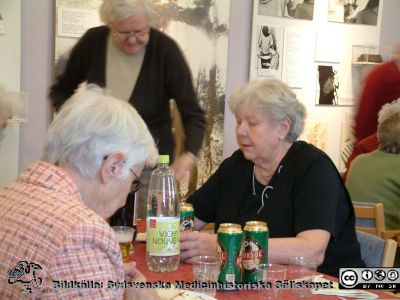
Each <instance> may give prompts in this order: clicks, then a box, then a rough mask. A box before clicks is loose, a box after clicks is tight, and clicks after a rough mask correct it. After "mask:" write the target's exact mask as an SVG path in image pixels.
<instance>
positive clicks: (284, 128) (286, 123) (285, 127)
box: [279, 118, 292, 140]
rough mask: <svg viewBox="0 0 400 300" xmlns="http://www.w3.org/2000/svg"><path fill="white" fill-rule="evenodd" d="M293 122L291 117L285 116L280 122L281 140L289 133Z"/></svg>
mask: <svg viewBox="0 0 400 300" xmlns="http://www.w3.org/2000/svg"><path fill="white" fill-rule="evenodd" d="M291 125H292V122H291V121H290V119H289V118H284V119H283V120H282V121H281V122H280V124H279V132H280V138H281V140H284V139H285V138H286V136H287V135H288V134H289V131H290V126H291Z"/></svg>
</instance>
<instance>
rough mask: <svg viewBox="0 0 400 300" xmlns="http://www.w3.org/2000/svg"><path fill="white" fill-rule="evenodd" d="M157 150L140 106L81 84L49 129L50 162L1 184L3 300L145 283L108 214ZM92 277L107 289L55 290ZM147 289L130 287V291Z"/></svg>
mask: <svg viewBox="0 0 400 300" xmlns="http://www.w3.org/2000/svg"><path fill="white" fill-rule="evenodd" d="M157 156H158V153H157V149H156V146H155V143H154V140H153V138H152V136H151V134H150V133H149V131H148V129H147V126H146V124H145V123H144V122H143V120H142V119H141V117H140V116H139V114H138V113H137V112H136V110H135V109H134V108H133V107H132V106H131V105H129V104H128V103H127V102H125V101H122V100H117V99H116V98H114V97H112V96H109V95H107V94H106V93H105V92H104V90H102V89H100V88H99V87H97V86H94V85H88V86H86V85H84V86H82V87H81V88H80V89H79V90H78V91H77V93H76V94H74V95H73V96H72V97H71V98H70V100H68V101H67V102H66V103H65V104H64V105H63V108H62V109H61V110H60V112H59V113H58V114H57V116H56V117H55V119H54V120H53V122H52V124H51V125H50V128H49V131H48V133H47V138H46V142H45V148H44V159H43V160H42V161H36V162H33V163H32V164H31V165H30V166H29V167H28V169H27V170H26V171H25V172H23V173H22V174H20V176H19V177H18V178H17V180H16V181H15V182H14V183H13V184H11V185H9V186H7V187H5V188H4V189H2V190H0V215H1V218H0V241H1V243H0V253H1V261H0V298H1V299H21V298H22V297H23V296H24V295H25V296H28V297H29V298H35V299H39V298H40V299H44V298H46V299H48V298H51V299H53V298H54V299H72V298H74V299H78V298H79V299H100V298H101V299H122V298H123V296H124V295H123V294H124V289H110V288H107V282H108V281H113V282H123V281H124V280H126V281H136V280H141V281H142V280H145V279H144V277H143V275H141V273H140V272H139V271H138V270H136V268H135V263H130V264H125V265H124V264H123V262H122V256H121V251H120V248H119V245H118V242H117V239H116V236H115V234H114V232H113V230H112V229H111V227H110V226H109V225H108V223H107V222H106V221H105V219H106V218H108V217H110V216H111V215H112V214H113V213H114V212H115V211H116V210H117V209H118V208H119V207H121V206H123V205H124V203H125V199H126V196H127V194H128V193H129V191H133V190H136V189H137V188H138V187H139V186H140V181H139V178H138V176H139V175H140V173H141V172H142V169H143V168H144V166H146V165H149V166H151V165H154V163H155V162H156V160H157ZM21 281H24V282H25V284H23V282H21ZM91 281H93V282H102V283H103V284H104V286H103V287H100V288H96V287H95V288H84V286H81V288H62V287H59V288H55V287H54V286H53V285H54V283H55V282H59V283H63V282H64V283H65V282H70V283H73V282H78V283H82V282H91ZM26 282H28V283H26ZM145 293H150V291H147V290H141V289H127V290H126V291H125V297H127V298H128V299H142V298H141V297H142V296H143V295H144V294H145ZM143 298H146V296H143Z"/></svg>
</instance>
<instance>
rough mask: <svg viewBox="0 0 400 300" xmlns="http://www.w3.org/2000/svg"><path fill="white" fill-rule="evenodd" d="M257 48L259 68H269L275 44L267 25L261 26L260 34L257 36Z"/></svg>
mask: <svg viewBox="0 0 400 300" xmlns="http://www.w3.org/2000/svg"><path fill="white" fill-rule="evenodd" d="M258 48H259V54H258V57H259V58H260V64H261V69H269V68H271V60H272V51H274V49H275V44H274V38H273V36H272V34H271V32H270V30H269V28H268V26H263V27H262V28H261V31H260V36H259V38H258ZM274 52H276V51H274Z"/></svg>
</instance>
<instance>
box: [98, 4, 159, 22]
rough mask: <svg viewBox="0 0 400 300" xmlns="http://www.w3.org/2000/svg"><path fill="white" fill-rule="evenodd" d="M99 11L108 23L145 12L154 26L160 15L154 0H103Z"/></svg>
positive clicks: (103, 19)
mask: <svg viewBox="0 0 400 300" xmlns="http://www.w3.org/2000/svg"><path fill="white" fill-rule="evenodd" d="M99 13H100V19H101V20H102V21H103V22H104V23H105V24H106V25H110V24H112V23H116V22H119V21H122V20H125V19H128V18H130V17H132V16H134V15H136V14H140V13H144V14H145V15H146V17H147V19H148V20H149V23H150V25H151V26H153V27H154V26H155V24H156V19H157V17H158V16H159V14H158V13H157V10H156V8H155V6H154V1H153V0H103V3H102V5H101V6H100V10H99Z"/></svg>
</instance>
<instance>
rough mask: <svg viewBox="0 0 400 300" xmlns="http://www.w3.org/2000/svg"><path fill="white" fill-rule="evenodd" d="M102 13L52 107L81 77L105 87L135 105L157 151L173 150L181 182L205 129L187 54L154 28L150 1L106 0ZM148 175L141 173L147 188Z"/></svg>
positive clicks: (76, 51)
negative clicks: (177, 121)
mask: <svg viewBox="0 0 400 300" xmlns="http://www.w3.org/2000/svg"><path fill="white" fill-rule="evenodd" d="M99 13H100V17H101V20H102V21H103V22H104V23H105V24H106V25H105V26H99V27H95V28H91V29H89V30H88V31H87V32H86V33H85V34H84V35H83V36H82V38H81V39H80V40H79V41H78V43H77V44H76V45H75V47H74V48H73V49H72V52H71V54H70V57H69V60H68V62H67V65H66V68H65V71H64V73H63V74H62V75H61V76H59V77H58V78H57V81H56V82H55V84H54V85H53V86H52V87H51V92H50V98H51V102H52V105H53V108H54V109H55V110H56V111H58V110H59V109H60V107H61V105H62V104H63V103H64V101H65V100H66V99H67V98H68V97H69V96H70V95H71V94H72V93H73V91H74V89H75V88H76V87H77V86H78V85H79V84H80V83H81V82H83V81H88V82H89V83H90V82H91V83H97V84H99V85H100V86H105V87H107V89H108V90H110V92H111V95H113V96H115V97H117V98H118V99H122V100H126V101H128V102H129V103H130V104H131V105H132V106H133V107H135V108H136V110H137V111H138V112H139V114H140V115H141V117H142V118H143V120H144V121H145V122H146V124H147V126H148V128H149V130H150V132H151V134H152V135H153V137H154V139H155V141H156V144H157V147H158V149H159V152H160V153H161V154H169V156H170V160H171V161H173V165H172V168H173V170H174V171H175V176H176V179H177V181H178V182H179V181H181V180H182V179H183V178H184V177H185V175H186V174H187V172H188V171H190V170H192V169H193V167H194V166H195V164H196V155H197V154H198V152H199V150H200V147H201V145H202V142H203V136H204V131H205V116H204V112H203V110H202V109H201V108H200V106H199V103H198V101H197V97H196V93H195V91H194V87H193V82H192V77H191V72H190V70H189V67H188V65H187V63H186V61H185V58H184V56H183V54H182V52H181V50H180V49H179V48H178V46H177V44H176V43H175V41H174V40H173V39H171V38H170V37H168V36H167V35H165V34H164V33H162V32H160V31H158V30H157V29H155V27H154V26H155V25H156V24H155V23H156V21H157V14H156V10H155V7H154V5H153V1H152V0H104V1H103V3H102V5H101V7H100V11H99ZM170 99H174V100H175V102H176V104H177V108H178V110H179V112H180V114H181V117H182V122H183V128H184V131H185V132H184V133H185V145H184V151H183V154H182V155H181V156H180V157H176V158H175V159H174V143H175V141H174V137H173V134H172V127H171V111H170ZM150 173H151V171H146V172H144V174H143V175H144V176H142V181H143V183H144V184H145V186H146V187H147V184H148V180H149V178H150ZM145 193H146V191H144V193H141V195H143V194H145ZM130 198H131V197H130ZM139 205H140V207H139V212H140V214H141V217H144V215H143V213H144V212H145V211H146V209H145V205H146V201H145V200H144V199H141V201H140V202H139Z"/></svg>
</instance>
